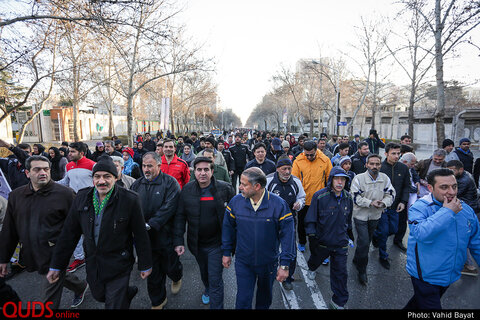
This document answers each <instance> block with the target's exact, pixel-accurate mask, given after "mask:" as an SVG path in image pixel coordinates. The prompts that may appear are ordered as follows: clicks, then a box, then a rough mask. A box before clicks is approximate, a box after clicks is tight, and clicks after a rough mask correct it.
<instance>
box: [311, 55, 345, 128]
mask: <svg viewBox="0 0 480 320" xmlns="http://www.w3.org/2000/svg"><path fill="white" fill-rule="evenodd" d="M312 63H313V64H319V65H321V66H323V67H327V68H330V69H332V70H333V72H334V73H335V85H334V88H335V95H336V97H335V108H336V110H335V128H336V130H335V134H337V135H338V122H339V120H340V119H339V115H340V86H339V80H338V76H339V72H338V70H337V69H336V68H333V67H331V66H329V65H326V64H324V63H322V62H320V61H316V60H312Z"/></svg>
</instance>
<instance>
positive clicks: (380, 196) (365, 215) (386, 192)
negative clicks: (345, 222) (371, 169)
mask: <svg viewBox="0 0 480 320" xmlns="http://www.w3.org/2000/svg"><path fill="white" fill-rule="evenodd" d="M350 193H351V194H352V196H353V218H355V219H358V220H361V221H368V220H378V219H380V217H381V215H382V212H383V210H385V208H388V207H390V206H391V205H392V203H393V200H394V199H395V189H394V188H393V186H392V184H391V182H390V178H388V176H387V175H386V174H384V173H382V172H379V173H378V177H377V180H373V179H372V177H371V176H370V174H369V173H368V171H366V172H364V173H360V174H357V175H356V176H355V178H353V181H352V185H351V187H350ZM374 200H381V201H382V202H383V203H384V204H385V208H375V207H374V206H371V205H370V204H371V203H372V201H374Z"/></svg>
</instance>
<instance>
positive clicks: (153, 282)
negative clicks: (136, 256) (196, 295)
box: [147, 248, 183, 307]
mask: <svg viewBox="0 0 480 320" xmlns="http://www.w3.org/2000/svg"><path fill="white" fill-rule="evenodd" d="M152 259H153V268H152V273H151V274H150V276H148V278H147V290H148V295H149V297H150V301H151V303H152V306H154V307H155V306H159V305H160V304H162V302H163V301H164V300H165V299H166V298H167V289H166V282H167V276H168V277H169V278H170V279H171V280H172V281H174V282H177V281H179V280H180V279H182V275H183V266H182V263H181V262H180V258H179V257H178V254H177V253H176V252H175V250H173V248H171V249H163V250H153V251H152Z"/></svg>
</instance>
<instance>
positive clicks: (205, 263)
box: [195, 246, 223, 309]
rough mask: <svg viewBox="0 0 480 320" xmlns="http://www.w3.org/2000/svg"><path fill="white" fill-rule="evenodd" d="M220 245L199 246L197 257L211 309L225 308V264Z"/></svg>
mask: <svg viewBox="0 0 480 320" xmlns="http://www.w3.org/2000/svg"><path fill="white" fill-rule="evenodd" d="M222 256H223V254H222V248H221V247H220V246H213V247H201V246H199V247H198V252H197V255H196V256H195V259H197V263H198V267H199V268H200V277H201V278H202V282H203V285H204V286H205V294H207V295H208V296H209V297H210V309H223V277H222V274H223V265H222Z"/></svg>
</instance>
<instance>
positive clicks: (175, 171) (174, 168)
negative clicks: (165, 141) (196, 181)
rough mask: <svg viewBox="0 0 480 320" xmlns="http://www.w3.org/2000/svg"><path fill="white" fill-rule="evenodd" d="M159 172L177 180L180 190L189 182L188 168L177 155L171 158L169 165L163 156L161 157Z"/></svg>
mask: <svg viewBox="0 0 480 320" xmlns="http://www.w3.org/2000/svg"><path fill="white" fill-rule="evenodd" d="M160 170H162V172H163V173H165V174H168V175H170V176H172V177H174V178H175V179H177V181H178V184H180V188H183V186H184V185H186V184H187V182H188V181H190V169H189V168H188V164H187V162H186V161H185V160H182V159H180V158H179V157H177V155H174V156H173V159H172V161H171V162H170V164H168V162H167V159H166V158H165V155H163V156H162V165H161V166H160Z"/></svg>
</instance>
